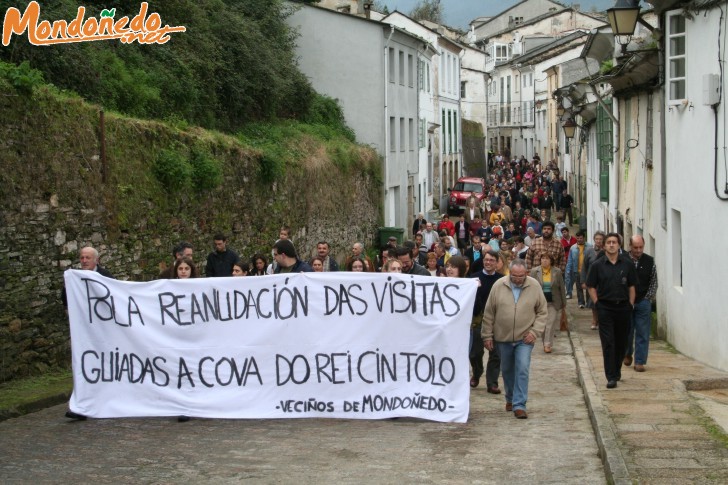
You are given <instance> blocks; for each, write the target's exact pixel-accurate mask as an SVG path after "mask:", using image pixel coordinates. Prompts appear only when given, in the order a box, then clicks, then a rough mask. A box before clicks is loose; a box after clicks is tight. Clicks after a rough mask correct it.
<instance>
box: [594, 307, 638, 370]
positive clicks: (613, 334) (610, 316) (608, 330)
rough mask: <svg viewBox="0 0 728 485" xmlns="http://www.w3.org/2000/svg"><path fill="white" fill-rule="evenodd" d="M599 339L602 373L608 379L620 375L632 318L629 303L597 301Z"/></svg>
mask: <svg viewBox="0 0 728 485" xmlns="http://www.w3.org/2000/svg"><path fill="white" fill-rule="evenodd" d="M597 315H598V316H599V340H601V342H602V355H603V357H604V375H605V376H606V377H607V380H608V381H618V380H619V379H620V378H621V377H622V360H623V359H624V356H625V352H626V351H627V336H628V335H629V329H630V326H631V319H632V308H631V307H630V305H629V303H626V304H622V305H612V304H609V303H604V302H602V301H601V300H600V301H599V302H598V303H597Z"/></svg>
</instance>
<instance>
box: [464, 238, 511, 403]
mask: <svg viewBox="0 0 728 485" xmlns="http://www.w3.org/2000/svg"><path fill="white" fill-rule="evenodd" d="M484 247H485V248H486V249H487V251H485V252H483V253H482V256H481V257H480V264H481V265H482V266H481V268H482V269H481V270H477V271H473V272H472V273H471V275H470V277H471V278H478V282H479V286H478V291H477V293H476V294H475V305H474V306H473V319H472V321H471V323H470V355H469V357H470V365H471V366H472V367H473V377H472V378H471V379H470V387H473V388H474V387H478V383H479V382H480V377H481V376H482V375H483V355H484V354H485V351H484V350H483V349H484V345H483V344H484V343H483V338H482V337H481V333H482V322H483V309H484V308H485V303H486V302H487V301H488V296H489V295H490V290H491V288H492V287H493V285H494V284H495V282H496V281H498V280H499V279H501V278H502V277H503V275H502V274H500V273H498V272H496V265H497V263H498V253H496V252H495V251H493V250H492V249H489V246H484ZM499 374H500V356H499V355H498V349H497V348H493V349H488V364H487V365H486V368H485V385H486V389H487V390H488V392H489V393H490V394H500V393H501V390H500V388H498V375H499Z"/></svg>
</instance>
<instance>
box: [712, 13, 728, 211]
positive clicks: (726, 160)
mask: <svg viewBox="0 0 728 485" xmlns="http://www.w3.org/2000/svg"><path fill="white" fill-rule="evenodd" d="M718 9H719V10H720V20H719V21H718V72H719V76H720V78H719V80H720V81H719V86H720V87H719V88H718V89H719V91H718V103H716V104H715V105H714V106H713V112H714V115H715V116H714V123H715V161H714V172H713V189H714V190H715V196H716V197H717V198H718V199H719V200H722V201H728V195H727V196H721V195H720V190H719V189H718V106H720V105H721V104H722V102H723V83H724V79H725V61H724V60H723V58H724V57H725V53H726V37H728V36H727V35H726V29H723V22H724V21H726V23H728V19H726V16H725V12H723V8H722V7H721V6H720V5H719V6H718ZM721 36H722V37H723V45H722V46H721V43H720V42H721ZM727 117H728V115H727V114H726V109H725V107H723V126H728V125H726V122H727V121H728V118H727ZM723 173H724V176H725V191H724V192H728V147H727V146H726V140H725V133H724V134H723Z"/></svg>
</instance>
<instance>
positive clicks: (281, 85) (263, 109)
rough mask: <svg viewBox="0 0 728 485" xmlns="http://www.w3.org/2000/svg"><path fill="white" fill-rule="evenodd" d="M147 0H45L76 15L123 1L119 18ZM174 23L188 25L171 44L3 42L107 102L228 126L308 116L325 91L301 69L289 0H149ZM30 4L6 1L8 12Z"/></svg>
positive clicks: (143, 113) (55, 14) (54, 16)
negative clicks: (81, 10) (317, 92)
mask: <svg viewBox="0 0 728 485" xmlns="http://www.w3.org/2000/svg"><path fill="white" fill-rule="evenodd" d="M140 3H141V2H139V1H138V0H109V1H106V2H101V3H94V2H86V3H85V4H84V3H79V2H78V1H77V0H58V1H54V2H41V11H40V16H41V18H42V19H49V20H67V21H70V20H72V19H74V18H75V17H76V15H77V11H78V7H79V6H80V5H84V6H85V8H86V11H85V17H86V18H89V17H97V18H98V17H99V15H100V12H101V10H102V9H112V8H115V9H116V11H115V12H116V17H115V18H117V19H118V18H121V17H122V16H129V18H132V17H134V16H135V15H136V14H137V13H139V9H140ZM148 3H149V9H148V11H149V12H150V13H151V12H156V13H158V14H159V15H160V16H161V19H162V22H163V23H164V24H168V25H170V26H185V27H186V29H187V31H186V32H184V33H177V34H172V35H171V36H170V40H169V42H167V43H166V44H162V45H160V44H151V45H139V44H138V43H131V44H121V43H120V42H118V41H96V42H82V43H71V44H63V45H53V46H46V47H37V46H32V45H31V44H29V43H28V41H27V38H26V36H20V37H18V36H14V37H13V38H12V40H11V43H10V46H9V47H3V48H1V49H0V60H4V61H7V62H10V63H13V64H21V63H22V62H25V61H27V62H28V63H29V67H32V68H35V69H38V70H40V71H42V72H43V73H44V76H45V79H46V80H47V81H48V82H50V83H53V84H54V85H55V86H57V87H59V88H61V89H64V90H69V91H73V92H75V93H78V94H79V95H81V96H83V97H84V98H85V99H87V100H88V101H91V102H93V103H97V104H99V105H101V106H103V107H104V108H106V109H107V110H112V111H117V112H119V113H123V114H126V115H131V116H135V117H139V118H149V119H152V118H154V119H169V120H176V121H179V120H185V121H187V122H188V123H190V124H193V125H199V126H203V127H205V128H211V129H217V130H222V131H226V132H234V131H237V130H238V129H239V128H240V127H241V126H242V125H243V124H245V123H248V122H250V121H255V120H269V119H273V118H276V117H278V118H299V119H300V118H303V117H305V116H306V114H307V113H308V111H309V107H310V105H311V103H312V102H313V100H314V96H315V93H314V91H313V90H312V88H311V86H310V84H309V82H308V80H307V79H306V78H305V76H304V75H303V74H302V73H301V72H300V71H299V70H298V67H297V65H296V61H295V56H294V51H293V47H294V43H295V37H296V36H295V32H293V31H291V29H290V27H289V26H288V25H287V24H286V22H285V19H286V17H287V16H288V15H289V14H290V12H291V8H294V7H291V6H290V4H288V3H286V2H285V1H283V0H255V1H251V0H209V1H204V2H197V1H193V0H177V1H173V2H172V1H161V0H158V1H157V0H151V1H148ZM9 7H16V8H21V9H23V10H21V13H22V11H24V7H25V5H18V2H15V1H12V0H0V12H5V11H6V10H7V9H8V8H9Z"/></svg>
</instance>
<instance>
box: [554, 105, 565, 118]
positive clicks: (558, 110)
mask: <svg viewBox="0 0 728 485" xmlns="http://www.w3.org/2000/svg"><path fill="white" fill-rule="evenodd" d="M565 112H566V110H565V109H564V106H563V105H562V104H561V103H559V104H558V106H556V116H558V117H559V118H561V117H562V116H564V113H565Z"/></svg>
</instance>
